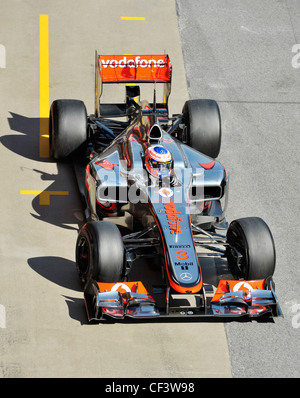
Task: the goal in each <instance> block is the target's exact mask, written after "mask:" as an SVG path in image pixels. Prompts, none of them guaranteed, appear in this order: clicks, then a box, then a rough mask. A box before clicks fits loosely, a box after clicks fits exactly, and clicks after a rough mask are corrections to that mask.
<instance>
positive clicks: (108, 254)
mask: <svg viewBox="0 0 300 398" xmlns="http://www.w3.org/2000/svg"><path fill="white" fill-rule="evenodd" d="M124 264H125V250H124V245H123V239H122V236H121V233H120V231H119V229H118V227H117V226H116V225H115V224H113V223H111V222H107V221H89V222H87V223H86V224H85V225H84V226H83V227H82V228H81V230H80V231H79V234H78V238H77V242H76V267H77V272H78V274H79V277H80V279H81V280H82V282H83V283H86V282H87V281H88V279H90V278H92V279H95V280H97V281H98V282H118V281H121V280H122V277H123V272H124Z"/></svg>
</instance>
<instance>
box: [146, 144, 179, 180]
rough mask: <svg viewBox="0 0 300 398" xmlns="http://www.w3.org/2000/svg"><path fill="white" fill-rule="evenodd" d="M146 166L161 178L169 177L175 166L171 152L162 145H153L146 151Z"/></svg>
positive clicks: (152, 173)
mask: <svg viewBox="0 0 300 398" xmlns="http://www.w3.org/2000/svg"><path fill="white" fill-rule="evenodd" d="M145 166H146V169H147V170H148V171H149V173H150V174H151V175H152V176H154V177H156V178H159V179H162V178H163V177H167V176H169V175H170V173H171V169H172V167H173V158H172V155H171V152H170V151H168V150H167V149H166V148H165V147H163V146H162V145H158V144H157V145H151V146H149V148H147V150H146V153H145Z"/></svg>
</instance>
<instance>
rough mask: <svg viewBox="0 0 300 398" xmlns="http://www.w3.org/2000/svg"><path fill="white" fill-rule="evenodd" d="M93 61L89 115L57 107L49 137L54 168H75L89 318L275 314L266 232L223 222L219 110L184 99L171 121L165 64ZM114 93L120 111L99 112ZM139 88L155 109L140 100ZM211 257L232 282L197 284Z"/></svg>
mask: <svg viewBox="0 0 300 398" xmlns="http://www.w3.org/2000/svg"><path fill="white" fill-rule="evenodd" d="M95 58H96V62H95V66H96V67H95V82H96V84H95V114H93V115H87V111H86V107H85V105H84V103H83V102H82V101H79V100H70V99H61V100H56V101H54V102H53V103H52V105H51V109H50V126H49V131H50V149H51V154H52V157H53V158H54V159H55V160H58V161H59V160H62V159H70V160H71V161H72V163H73V165H74V169H75V172H76V176H77V180H78V187H79V190H80V193H81V196H82V199H83V204H84V213H85V218H86V223H85V224H84V225H83V226H82V228H81V229H80V231H79V234H78V238H77V242H76V266H77V270H78V274H79V277H80V279H81V280H82V282H83V284H84V299H85V304H86V309H87V315H88V319H89V320H90V321H91V320H97V321H100V320H103V319H105V318H107V317H112V318H115V319H123V318H125V317H133V318H137V319H141V318H142V319H145V318H155V317H158V318H161V317H176V316H177V317H183V316H186V317H201V316H215V317H216V316H218V317H224V316H228V317H234V316H236V317H237V316H243V315H247V316H250V317H257V316H260V315H271V316H278V315H281V310H280V307H279V304H278V300H277V297H276V294H275V291H274V282H273V279H272V276H273V273H274V270H275V248H274V242H273V238H272V234H271V232H270V230H269V228H268V226H267V225H266V223H265V222H264V221H263V220H262V219H261V218H257V217H246V218H241V219H238V220H234V221H232V222H231V223H230V225H229V226H228V224H227V222H226V218H225V211H226V206H227V195H228V175H227V172H226V169H225V167H224V165H223V164H221V163H220V162H218V161H217V160H216V158H217V157H218V154H219V151H220V146H221V118H220V111H219V107H218V104H217V103H216V102H215V101H213V100H208V99H196V100H188V101H186V102H185V104H184V105H183V109H182V113H181V114H178V115H172V116H171V117H170V116H169V110H168V98H169V95H170V92H171V77H172V65H171V62H170V59H169V57H168V55H166V54H164V55H131V56H124V55H99V54H98V53H97V52H96V57H95ZM117 83H119V84H120V83H123V84H124V85H125V101H124V102H123V103H120V102H117V103H113V102H109V103H102V102H101V101H100V100H101V96H102V90H103V86H104V85H106V84H117ZM144 83H152V84H153V85H154V90H153V100H152V101H151V102H147V101H144V100H141V99H140V87H141V86H142V85H144ZM158 86H159V87H160V88H161V87H162V88H163V93H162V100H161V101H157V98H156V97H157V91H158ZM207 258H209V259H210V260H211V259H218V260H219V261H223V262H224V261H225V262H226V264H227V267H228V270H230V275H232V276H231V277H230V278H227V279H221V280H217V281H216V282H212V280H211V278H208V280H205V275H206V274H207V273H206V272H205V264H206V259H207ZM216 261H217V260H216Z"/></svg>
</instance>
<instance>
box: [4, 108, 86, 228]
mask: <svg viewBox="0 0 300 398" xmlns="http://www.w3.org/2000/svg"><path fill="white" fill-rule="evenodd" d="M9 113H10V117H8V119H7V120H8V124H9V127H10V130H11V132H10V134H7V135H2V136H1V137H0V142H1V144H2V145H3V146H4V147H5V148H7V149H8V150H10V151H12V152H14V153H15V154H17V155H19V156H22V157H24V158H26V159H29V160H33V161H35V163H34V166H33V167H32V168H30V164H28V162H24V166H22V167H21V170H20V172H21V173H22V172H23V173H24V175H25V173H27V175H28V173H32V175H31V176H29V178H30V181H31V182H30V187H28V186H26V187H23V189H31V190H32V191H39V187H40V186H44V185H45V184H44V183H43V182H42V183H41V181H49V182H51V183H50V185H49V186H48V187H47V188H46V189H44V190H42V191H41V193H40V194H36V195H35V196H34V198H33V200H32V208H33V210H34V211H35V213H34V212H32V213H31V215H32V217H34V218H36V219H38V220H40V221H43V222H47V223H50V224H52V225H55V226H57V227H60V228H65V229H76V230H78V229H79V228H80V227H81V226H82V224H83V222H84V220H83V208H82V202H81V198H80V194H79V192H78V189H77V182H76V177H75V175H74V171H73V168H72V167H71V165H70V164H69V163H68V162H57V163H56V162H54V161H53V160H52V159H51V158H50V157H48V156H45V157H40V152H39V146H40V140H41V137H40V126H41V125H45V126H47V125H48V118H44V119H42V118H38V117H27V116H24V115H20V114H17V113H14V112H9ZM13 131H15V132H17V134H12V132H13ZM43 139H44V140H45V141H46V143H44V144H46V146H47V143H48V138H45V137H43ZM46 152H47V148H46ZM36 162H39V166H38V168H37V167H36ZM49 164H55V165H56V167H57V173H55V174H54V173H49V167H50V168H51V166H49ZM51 169H53V168H51ZM21 189H22V188H21ZM45 199H46V200H45Z"/></svg>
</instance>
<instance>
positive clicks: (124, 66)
mask: <svg viewBox="0 0 300 398" xmlns="http://www.w3.org/2000/svg"><path fill="white" fill-rule="evenodd" d="M98 68H99V74H100V76H101V79H102V82H103V83H119V82H124V83H130V82H137V83H139V82H140V83H148V82H149V83H154V82H157V83H168V82H171V77H172V65H171V61H170V58H169V57H168V55H166V54H163V55H157V54H156V55H99V58H98Z"/></svg>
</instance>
